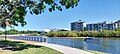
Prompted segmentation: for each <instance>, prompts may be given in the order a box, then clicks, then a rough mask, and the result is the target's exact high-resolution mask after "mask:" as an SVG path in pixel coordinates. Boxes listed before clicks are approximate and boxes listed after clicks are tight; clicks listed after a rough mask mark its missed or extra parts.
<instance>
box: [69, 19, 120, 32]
mask: <svg viewBox="0 0 120 54" xmlns="http://www.w3.org/2000/svg"><path fill="white" fill-rule="evenodd" d="M116 28H120V20H118V21H116V22H110V23H109V22H106V21H103V22H98V23H89V24H86V23H85V22H84V21H81V20H79V21H77V22H73V23H71V30H74V31H83V30H88V31H100V30H114V29H116Z"/></svg>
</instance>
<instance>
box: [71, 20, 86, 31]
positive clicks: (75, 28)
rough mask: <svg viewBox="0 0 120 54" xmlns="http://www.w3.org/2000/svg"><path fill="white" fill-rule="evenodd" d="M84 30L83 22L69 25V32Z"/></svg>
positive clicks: (84, 24)
mask: <svg viewBox="0 0 120 54" xmlns="http://www.w3.org/2000/svg"><path fill="white" fill-rule="evenodd" d="M85 29H86V23H85V22H84V21H81V20H79V21H76V22H73V23H71V30H73V31H83V30H85Z"/></svg>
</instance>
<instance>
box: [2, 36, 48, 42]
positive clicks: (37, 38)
mask: <svg viewBox="0 0 120 54" xmlns="http://www.w3.org/2000/svg"><path fill="white" fill-rule="evenodd" d="M0 38H4V36H0ZM7 38H11V39H19V40H28V41H38V42H47V37H44V36H7Z"/></svg>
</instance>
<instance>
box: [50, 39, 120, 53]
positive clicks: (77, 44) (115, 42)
mask: <svg viewBox="0 0 120 54" xmlns="http://www.w3.org/2000/svg"><path fill="white" fill-rule="evenodd" d="M101 40H102V41H100V42H85V41H83V39H77V38H75V39H73V38H48V43H53V44H60V45H64V46H69V47H74V48H79V49H84V50H95V51H101V52H107V53H111V54H120V47H119V46H120V38H102V39H101Z"/></svg>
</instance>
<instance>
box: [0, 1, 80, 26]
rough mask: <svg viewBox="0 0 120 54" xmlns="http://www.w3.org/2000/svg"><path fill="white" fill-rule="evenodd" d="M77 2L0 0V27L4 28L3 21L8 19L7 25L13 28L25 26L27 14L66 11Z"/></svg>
mask: <svg viewBox="0 0 120 54" xmlns="http://www.w3.org/2000/svg"><path fill="white" fill-rule="evenodd" d="M78 2H79V0H0V25H1V27H2V28H6V24H5V20H6V19H9V20H10V21H9V24H11V25H13V26H18V23H20V24H21V26H24V25H26V24H27V23H26V21H25V20H24V17H25V15H26V14H27V12H29V13H31V14H36V15H38V14H41V13H44V11H45V10H46V9H48V10H49V11H50V12H52V11H54V10H56V9H57V10H60V11H62V7H63V6H64V7H65V8H66V9H69V8H74V7H75V6H77V5H78Z"/></svg>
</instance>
